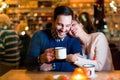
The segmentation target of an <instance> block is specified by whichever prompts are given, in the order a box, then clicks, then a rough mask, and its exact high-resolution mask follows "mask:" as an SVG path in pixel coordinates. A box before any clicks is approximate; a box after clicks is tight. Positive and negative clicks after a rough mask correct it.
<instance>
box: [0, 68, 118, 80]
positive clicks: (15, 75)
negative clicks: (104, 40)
mask: <svg viewBox="0 0 120 80" xmlns="http://www.w3.org/2000/svg"><path fill="white" fill-rule="evenodd" d="M49 74H50V75H54V76H55V75H66V76H68V77H69V78H70V77H71V74H72V72H30V71H27V70H25V69H19V70H10V71H9V72H7V73H6V74H4V75H3V76H1V77H0V80H45V77H46V76H47V75H49ZM93 80H120V70H116V71H111V72H96V77H95V78H94V79H93Z"/></svg>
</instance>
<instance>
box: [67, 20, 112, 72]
mask: <svg viewBox="0 0 120 80" xmlns="http://www.w3.org/2000/svg"><path fill="white" fill-rule="evenodd" d="M70 35H72V36H74V37H77V38H78V39H79V40H80V41H81V42H82V44H83V45H82V48H83V52H84V53H85V54H86V56H87V57H86V58H84V56H80V55H78V54H70V55H68V57H67V59H66V60H67V61H69V62H73V63H74V64H75V65H77V66H79V67H81V66H83V65H84V64H93V65H95V70H96V71H103V70H106V71H110V70H112V69H113V65H112V57H111V52H110V49H109V46H108V41H107V39H106V37H105V35H104V34H103V33H101V32H96V33H91V34H87V33H86V32H85V31H84V30H83V25H82V24H80V23H79V22H78V21H76V20H73V23H72V27H71V31H70Z"/></svg>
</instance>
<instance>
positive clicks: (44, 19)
mask: <svg viewBox="0 0 120 80" xmlns="http://www.w3.org/2000/svg"><path fill="white" fill-rule="evenodd" d="M59 5H66V6H69V7H70V8H72V10H73V11H74V14H75V15H77V16H78V15H79V14H80V13H82V12H87V13H89V15H90V19H91V21H92V23H93V24H94V26H95V27H96V29H97V31H96V32H103V33H104V34H105V36H106V37H107V39H108V42H109V46H110V49H111V53H112V58H113V65H114V68H115V71H114V72H96V75H97V77H96V78H94V79H91V80H120V60H119V59H120V0H0V13H5V14H7V15H8V16H9V17H10V19H11V21H12V28H15V27H16V26H17V25H21V26H24V30H20V34H21V35H24V34H26V33H27V34H28V35H29V36H30V38H31V37H32V35H33V34H34V32H36V31H37V30H43V29H45V28H46V25H47V23H51V22H52V16H53V10H54V8H55V7H56V6H59ZM97 11H98V12H97ZM99 19H102V22H101V23H97V20H98V21H99ZM100 24H102V25H100ZM20 29H21V28H20ZM75 74H76V75H77V73H74V76H75ZM51 75H54V78H56V77H58V75H59V76H60V75H62V76H64V77H66V76H67V77H71V76H73V75H71V73H69V72H27V71H26V69H25V68H24V66H21V67H20V68H19V69H17V70H11V71H9V72H7V73H6V74H4V75H3V76H0V80H89V79H79V78H78V79H77V78H76V79H67V78H66V79H65V78H64V79H62V78H61V79H52V78H50V77H51ZM41 76H42V77H41ZM104 76H105V77H104ZM43 77H46V78H45V79H43ZM102 77H104V78H102ZM18 78H19V79H18ZM49 78H50V79H49Z"/></svg>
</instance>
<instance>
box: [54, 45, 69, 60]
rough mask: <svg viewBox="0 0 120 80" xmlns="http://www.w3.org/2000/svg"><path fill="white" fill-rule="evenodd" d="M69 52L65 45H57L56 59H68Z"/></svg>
mask: <svg viewBox="0 0 120 80" xmlns="http://www.w3.org/2000/svg"><path fill="white" fill-rule="evenodd" d="M66 57H67V52H66V48H65V47H55V58H56V59H66Z"/></svg>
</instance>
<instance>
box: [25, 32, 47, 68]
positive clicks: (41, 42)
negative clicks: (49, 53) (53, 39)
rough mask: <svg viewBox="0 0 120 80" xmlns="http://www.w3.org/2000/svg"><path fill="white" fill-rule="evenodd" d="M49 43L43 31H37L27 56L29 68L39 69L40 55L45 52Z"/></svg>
mask: <svg viewBox="0 0 120 80" xmlns="http://www.w3.org/2000/svg"><path fill="white" fill-rule="evenodd" d="M46 45H47V39H46V37H45V33H44V32H43V31H38V32H36V33H35V34H34V35H33V37H32V39H31V42H30V46H29V50H28V54H27V58H26V61H25V63H26V67H27V69H28V70H34V69H39V66H40V65H39V60H38V58H39V55H40V54H41V53H43V51H44V49H45V48H46Z"/></svg>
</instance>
